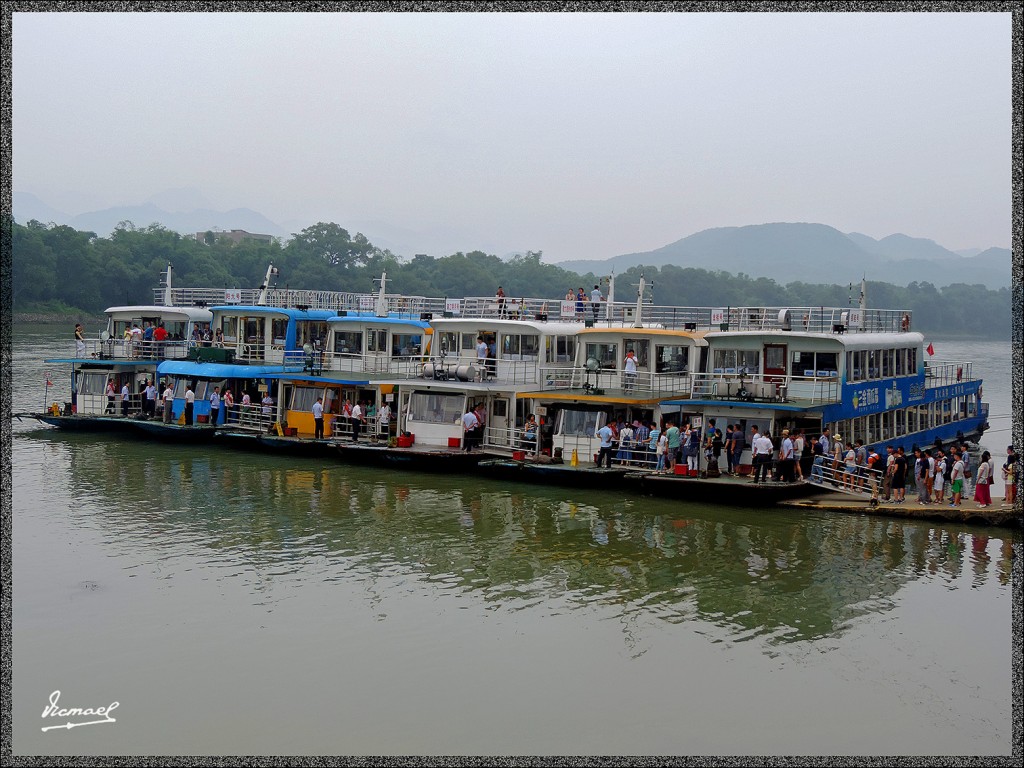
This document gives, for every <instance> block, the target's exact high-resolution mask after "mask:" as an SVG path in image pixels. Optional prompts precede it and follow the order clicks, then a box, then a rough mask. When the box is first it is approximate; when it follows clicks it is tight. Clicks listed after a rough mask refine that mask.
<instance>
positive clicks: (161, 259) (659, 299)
mask: <svg viewBox="0 0 1024 768" xmlns="http://www.w3.org/2000/svg"><path fill="white" fill-rule="evenodd" d="M7 225H8V227H7V228H8V230H9V232H10V242H11V248H12V284H11V296H12V300H13V311H14V312H38V311H60V310H63V309H67V310H80V311H82V312H87V313H92V314H97V313H102V311H103V310H104V309H105V308H106V307H108V306H113V305H118V304H148V303H151V302H152V301H153V289H154V288H155V287H158V284H159V283H158V281H159V276H160V273H161V271H162V270H164V269H165V268H166V265H167V263H168V262H171V263H172V264H173V265H174V276H175V285H176V286H179V287H224V288H250V287H256V286H258V285H259V284H260V283H261V282H262V279H263V275H264V273H265V272H266V268H267V265H268V264H270V263H273V264H274V265H275V266H276V267H277V268H278V270H279V277H278V285H279V286H281V287H285V286H288V287H291V288H297V289H319V290H336V291H357V292H371V291H373V290H374V289H375V286H374V283H373V279H374V278H377V277H379V276H380V273H381V272H382V271H384V270H387V273H388V290H389V292H395V293H410V294H418V295H426V296H453V297H461V296H487V295H491V294H493V293H494V291H495V289H496V288H497V287H498V286H499V285H501V286H503V287H504V289H505V292H506V293H507V294H508V295H510V296H534V297H540V298H549V299H558V298H561V297H562V296H564V295H565V292H566V290H567V289H569V288H573V289H575V288H578V287H580V286H582V287H583V288H584V289H587V290H588V292H589V289H590V288H592V287H593V285H594V283H595V282H597V278H595V275H594V274H593V273H589V272H588V273H585V274H582V275H581V274H577V273H575V272H571V271H568V270H566V269H563V268H561V267H559V266H558V265H552V264H544V263H541V253H540V252H539V251H538V252H527V253H526V254H524V255H521V256H518V257H515V258H513V259H511V260H508V261H505V260H502V259H499V258H498V257H497V256H494V255H489V254H485V253H482V252H479V251H474V252H471V253H455V254H452V255H450V256H445V257H443V258H438V259H434V258H430V257H425V256H419V257H415V258H413V259H412V260H411V261H405V262H401V261H399V260H398V259H397V258H396V257H395V256H394V255H393V254H391V253H390V252H389V251H387V250H383V249H380V248H377V247H375V246H374V245H373V244H372V243H370V242H369V241H368V240H367V239H366V238H365V237H364V236H362V235H360V234H356V235H350V234H349V233H348V232H347V231H346V230H345V229H343V228H342V227H340V226H338V225H337V224H333V223H319V224H316V225H314V226H312V227H307V228H306V229H304V230H302V231H301V232H299V233H297V234H296V235H295V236H294V237H293V238H292V239H291V240H289V241H288V243H287V245H284V246H282V245H281V244H280V243H279V242H277V241H274V242H271V243H262V242H254V241H242V242H240V243H233V242H231V241H230V240H227V239H226V238H223V237H218V236H217V235H215V234H214V233H212V232H211V233H208V235H207V237H206V238H205V242H199V241H196V240H194V239H192V238H186V237H182V236H181V235H179V234H178V233H176V232H172V231H170V230H168V229H165V228H163V227H161V226H156V225H154V226H149V227H146V228H136V227H134V226H133V225H132V224H130V223H128V222H125V223H124V224H123V225H122V226H120V227H118V228H117V229H116V230H115V231H114V232H113V233H112V234H111V236H110V237H109V238H102V237H97V236H95V235H94V234H93V233H91V232H80V231H78V230H75V229H72V228H70V227H67V226H53V225H50V226H48V225H45V224H41V223H39V222H37V221H30V222H29V223H28V224H27V225H21V224H17V223H15V222H13V221H10V220H8V222H7ZM641 273H643V274H644V276H645V277H646V279H647V280H648V282H653V284H654V288H653V297H654V302H655V303H656V304H665V305H679V306H705V307H711V306H738V305H739V306H742V305H761V304H763V305H769V306H817V305H826V306H845V305H846V304H847V303H849V302H850V301H851V299H852V302H853V303H854V304H856V303H857V297H858V293H859V286H854V287H853V290H852V292H851V290H850V287H849V285H848V284H843V285H827V284H825V285H822V284H809V283H801V282H793V283H789V284H787V285H780V284H778V283H776V282H775V281H773V280H769V279H767V278H763V277H762V278H756V279H755V278H751V277H749V276H747V275H745V274H742V273H741V274H729V273H726V272H717V271H712V270H707V269H694V268H684V267H679V266H675V265H663V266H660V267H653V266H648V267H644V266H634V267H631V268H630V269H628V270H626V271H625V272H623V273H622V274H618V275H616V279H615V283H616V297H615V298H616V299H617V300H620V301H621V300H629V298H630V297H633V296H635V295H636V294H635V290H636V289H635V288H634V287H633V286H634V285H635V284H636V283H637V282H638V280H639V276H640V274H641ZM868 306H871V307H883V308H894V309H895V308H898V309H910V310H912V311H913V312H914V327H915V328H918V329H920V330H923V331H925V332H931V333H939V332H941V333H942V334H944V335H965V336H966V335H970V336H984V337H987V338H998V339H1002V338H1006V339H1008V338H1010V325H1011V324H1010V311H1011V309H1010V308H1011V291H1010V289H1008V288H1002V289H1000V290H998V291H995V290H988V289H986V288H985V287H984V286H982V285H968V284H964V283H957V284H953V285H948V286H943V287H938V286H935V285H932V284H931V283H928V282H924V281H922V282H913V283H910V284H909V285H907V286H896V285H891V284H888V283H877V282H869V283H868Z"/></svg>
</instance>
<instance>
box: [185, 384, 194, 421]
mask: <svg viewBox="0 0 1024 768" xmlns="http://www.w3.org/2000/svg"><path fill="white" fill-rule="evenodd" d="M195 407H196V393H195V392H193V391H192V385H191V384H186V385H185V426H186V427H191V426H192V414H193V412H194V411H195Z"/></svg>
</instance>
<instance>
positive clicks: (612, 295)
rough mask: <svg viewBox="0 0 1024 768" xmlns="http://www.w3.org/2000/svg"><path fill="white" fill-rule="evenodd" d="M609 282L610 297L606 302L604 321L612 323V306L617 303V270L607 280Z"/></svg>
mask: <svg viewBox="0 0 1024 768" xmlns="http://www.w3.org/2000/svg"><path fill="white" fill-rule="evenodd" d="M606 279H607V280H608V297H607V298H606V299H605V302H604V319H605V320H607V321H609V322H610V321H611V319H612V304H614V303H615V270H614V269H613V270H612V273H611V274H610V275H609V276H608V277H607V278H606Z"/></svg>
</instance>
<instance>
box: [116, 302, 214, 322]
mask: <svg viewBox="0 0 1024 768" xmlns="http://www.w3.org/2000/svg"><path fill="white" fill-rule="evenodd" d="M104 313H105V314H106V315H107V316H108V317H113V318H114V319H117V320H120V319H128V320H131V319H135V318H139V319H141V318H143V317H163V318H169V317H174V318H184V319H187V320H193V321H194V320H198V321H200V322H207V323H208V322H210V321H211V320H212V319H213V313H212V312H211V311H210V310H209V309H207V308H205V307H166V306H163V305H160V304H136V305H130V306H122V307H107V308H106V309H105V310H104Z"/></svg>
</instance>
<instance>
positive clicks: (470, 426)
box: [462, 410, 480, 453]
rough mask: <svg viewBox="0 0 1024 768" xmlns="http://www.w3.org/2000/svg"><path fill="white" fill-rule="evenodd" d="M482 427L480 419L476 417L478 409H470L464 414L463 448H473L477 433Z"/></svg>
mask: <svg viewBox="0 0 1024 768" xmlns="http://www.w3.org/2000/svg"><path fill="white" fill-rule="evenodd" d="M479 427H480V421H479V419H477V417H476V411H473V410H469V411H466V412H465V413H464V414H462V450H464V451H466V452H467V453H468V452H469V451H472V450H473V446H474V444H475V443H476V433H477V430H478V429H479Z"/></svg>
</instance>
